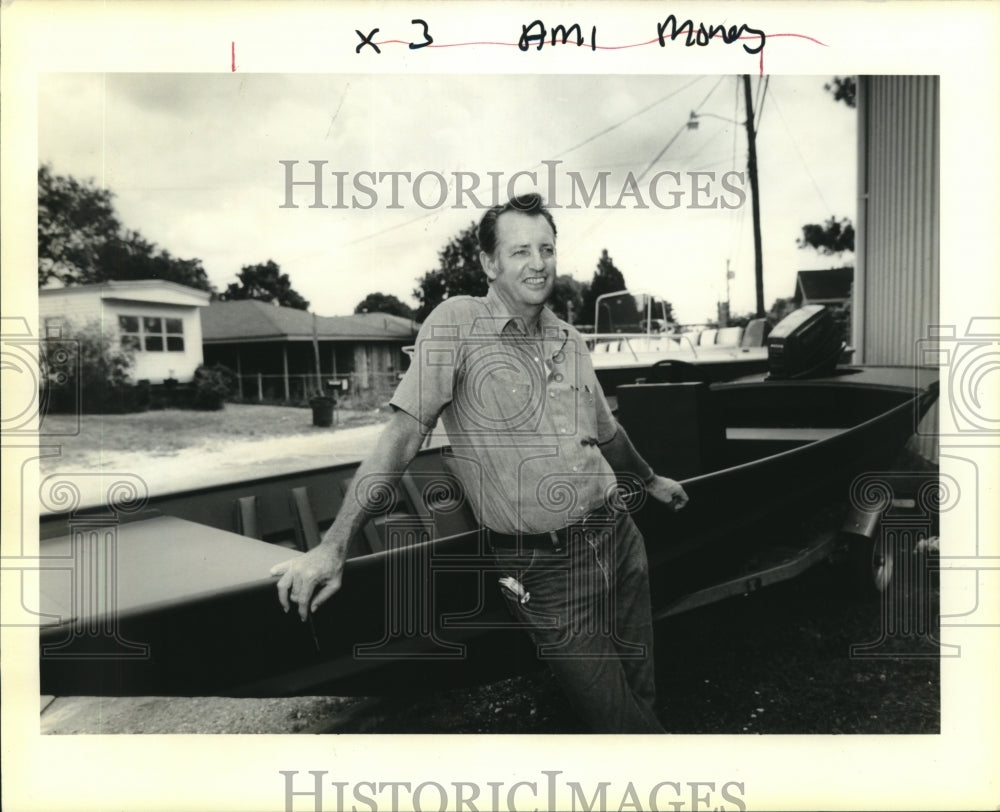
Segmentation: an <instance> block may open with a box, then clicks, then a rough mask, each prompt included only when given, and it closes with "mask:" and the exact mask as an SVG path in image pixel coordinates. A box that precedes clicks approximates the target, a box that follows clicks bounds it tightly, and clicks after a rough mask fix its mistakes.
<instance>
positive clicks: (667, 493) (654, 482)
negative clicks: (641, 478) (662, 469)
mask: <svg viewBox="0 0 1000 812" xmlns="http://www.w3.org/2000/svg"><path fill="white" fill-rule="evenodd" d="M646 492H647V493H648V494H649V495H650V496H652V497H653V498H654V499H658V500H660V501H661V502H663V503H664V504H665V505H666V506H667V507H669V508H670V509H671V510H674V511H677V510H680V509H681V508H682V507H684V505H686V504H687V503H688V495H687V493H685V492H684V488H682V487H681V484H680V483H679V482H675V481H674V480H672V479H667V478H666V477H665V476H660V475H659V474H657V475H654V476H653V478H652V479H651V480H650V481H649V482H648V483H646Z"/></svg>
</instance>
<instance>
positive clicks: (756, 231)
mask: <svg viewBox="0 0 1000 812" xmlns="http://www.w3.org/2000/svg"><path fill="white" fill-rule="evenodd" d="M743 95H744V97H745V99H746V109H747V121H746V125H747V146H748V148H749V153H750V155H749V158H748V160H747V171H748V172H749V173H750V197H751V201H752V203H753V258H754V268H755V272H756V275H757V318H762V317H763V316H764V315H765V311H764V254H763V251H762V249H761V242H760V187H759V185H758V183H757V140H756V133H755V132H754V128H753V102H752V101H751V99H750V74H749V73H744V74H743Z"/></svg>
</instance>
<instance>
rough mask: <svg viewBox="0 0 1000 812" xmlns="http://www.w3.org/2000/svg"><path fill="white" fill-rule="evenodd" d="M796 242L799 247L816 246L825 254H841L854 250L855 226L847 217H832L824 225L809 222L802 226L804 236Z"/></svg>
mask: <svg viewBox="0 0 1000 812" xmlns="http://www.w3.org/2000/svg"><path fill="white" fill-rule="evenodd" d="M795 243H796V244H797V245H798V246H799V248H815V249H816V250H817V251H819V252H820V253H821V254H823V255H825V256H831V255H833V254H837V255H840V254H842V253H844V251H853V250H854V226H853V225H852V224H851V221H850V220H849V219H848V218H847V217H844V218H843V219H842V220H838V219H837V218H836V217H831V218H829V219H828V220H827V221H826V222H825V223H824V224H823V225H817V224H815V223H808V224H806V225H804V226H802V236H801V237H800V238H799V239H797V240H796V241H795Z"/></svg>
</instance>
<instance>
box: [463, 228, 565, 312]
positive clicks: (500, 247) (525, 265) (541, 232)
mask: <svg viewBox="0 0 1000 812" xmlns="http://www.w3.org/2000/svg"><path fill="white" fill-rule="evenodd" d="M480 261H481V262H482V265H483V270H484V271H485V272H486V275H487V276H488V277H489V278H490V281H491V282H492V283H493V288H494V289H495V290H496V292H497V294H498V295H499V296H500V298H501V299H502V300H503V302H504V304H506V305H507V306H508V307H509V308H510V310H511V313H513V314H514V315H521V316H525V317H526V318H531V317H533V316H534V315H535V314H536V313H537V312H538V308H539V307H540V306H541V305H543V304H545V302H546V300H547V299H548V298H549V296H551V295H552V288H553V287H554V285H555V281H556V238H555V235H554V234H553V233H552V227H551V226H550V225H549V223H548V221H547V220H546V219H545V218H544V217H542V216H541V215H531V214H524V213H523V212H518V211H508V212H504V213H503V214H501V215H500V217H499V218H497V247H496V251H495V252H494V254H493V256H492V257H490V256H489V255H488V254H485V253H483V254H480Z"/></svg>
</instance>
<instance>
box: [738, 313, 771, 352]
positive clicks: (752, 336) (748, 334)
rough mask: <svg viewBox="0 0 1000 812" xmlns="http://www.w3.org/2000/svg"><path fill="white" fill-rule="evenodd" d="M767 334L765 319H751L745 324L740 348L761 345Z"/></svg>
mask: <svg viewBox="0 0 1000 812" xmlns="http://www.w3.org/2000/svg"><path fill="white" fill-rule="evenodd" d="M767 334H768V327H767V319H751V320H750V322H749V324H747V329H746V330H744V331H743V338H742V339H741V340H740V348H744V347H763V346H764V340H765V339H766V338H767Z"/></svg>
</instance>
